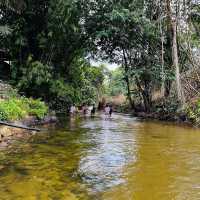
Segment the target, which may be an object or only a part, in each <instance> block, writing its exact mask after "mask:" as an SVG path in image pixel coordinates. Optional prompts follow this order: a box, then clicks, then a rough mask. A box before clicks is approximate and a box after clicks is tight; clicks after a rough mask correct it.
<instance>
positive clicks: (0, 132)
mask: <svg viewBox="0 0 200 200" xmlns="http://www.w3.org/2000/svg"><path fill="white" fill-rule="evenodd" d="M56 122H57V117H56V116H54V115H52V116H50V115H49V116H46V117H44V118H43V119H41V120H38V119H37V118H36V117H27V118H25V119H22V120H20V121H15V122H13V123H14V124H15V125H18V126H27V127H35V126H42V125H46V124H52V123H56ZM35 133H36V131H32V130H26V129H22V128H15V127H9V126H5V125H1V126H0V150H1V149H5V148H8V147H9V146H10V145H12V144H13V142H14V141H16V140H19V139H28V138H29V137H31V136H32V135H34V134H35Z"/></svg>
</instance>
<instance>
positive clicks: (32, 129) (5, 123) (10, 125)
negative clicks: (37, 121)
mask: <svg viewBox="0 0 200 200" xmlns="http://www.w3.org/2000/svg"><path fill="white" fill-rule="evenodd" d="M0 125H4V126H9V127H13V128H21V129H26V130H29V131H37V132H40V131H42V130H41V129H39V128H32V127H27V126H23V125H17V124H12V123H8V122H3V121H0Z"/></svg>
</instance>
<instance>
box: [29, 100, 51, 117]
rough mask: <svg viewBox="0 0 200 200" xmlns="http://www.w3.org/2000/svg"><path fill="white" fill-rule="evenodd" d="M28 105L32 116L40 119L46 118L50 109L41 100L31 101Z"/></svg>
mask: <svg viewBox="0 0 200 200" xmlns="http://www.w3.org/2000/svg"><path fill="white" fill-rule="evenodd" d="M28 103H29V114H30V115H33V116H36V117H37V118H39V119H42V118H44V117H45V115H46V114H47V112H48V107H47V106H46V105H45V103H44V102H42V101H40V100H39V99H36V100H35V99H29V101H28Z"/></svg>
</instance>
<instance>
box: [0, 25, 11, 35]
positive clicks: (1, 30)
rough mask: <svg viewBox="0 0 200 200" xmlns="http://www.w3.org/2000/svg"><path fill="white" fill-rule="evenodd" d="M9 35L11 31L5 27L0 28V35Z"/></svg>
mask: <svg viewBox="0 0 200 200" xmlns="http://www.w3.org/2000/svg"><path fill="white" fill-rule="evenodd" d="M10 33H11V29H10V28H9V27H8V26H7V25H5V26H0V35H4V36H5V35H9V34H10Z"/></svg>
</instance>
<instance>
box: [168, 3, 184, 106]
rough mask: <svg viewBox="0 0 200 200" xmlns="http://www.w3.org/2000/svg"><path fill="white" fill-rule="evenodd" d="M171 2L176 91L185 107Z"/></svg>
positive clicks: (174, 17) (170, 13)
mask: <svg viewBox="0 0 200 200" xmlns="http://www.w3.org/2000/svg"><path fill="white" fill-rule="evenodd" d="M171 6H172V5H171V0H167V15H168V18H169V24H170V26H171V28H170V29H171V31H172V60H173V65H174V67H175V75H176V91H177V97H178V101H179V102H180V103H181V105H184V103H185V100H184V94H183V91H182V86H181V80H180V68H179V57H178V46H177V17H176V16H175V14H174V15H173V14H172V7H171Z"/></svg>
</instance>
